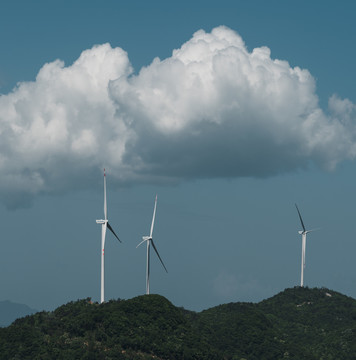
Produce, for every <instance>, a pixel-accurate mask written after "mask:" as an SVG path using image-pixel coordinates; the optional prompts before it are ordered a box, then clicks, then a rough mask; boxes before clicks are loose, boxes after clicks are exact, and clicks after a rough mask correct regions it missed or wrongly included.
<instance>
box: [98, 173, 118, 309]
mask: <svg viewBox="0 0 356 360" xmlns="http://www.w3.org/2000/svg"><path fill="white" fill-rule="evenodd" d="M96 223H97V224H101V286H100V303H103V302H104V248H105V235H106V228H108V229H109V230H110V231H111V232H112V233H113V234H114V236H115V237H116V239H117V240H119V241H120V242H121V240H120V239H119V237H118V236H117V235H116V234H115V231H114V230H113V228H112V227H111V226H110V224H109V221H108V209H107V205H106V174H105V169H104V219H102V220H96Z"/></svg>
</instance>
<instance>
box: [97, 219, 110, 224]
mask: <svg viewBox="0 0 356 360" xmlns="http://www.w3.org/2000/svg"><path fill="white" fill-rule="evenodd" d="M107 222H108V221H107V220H96V223H97V224H105V223H107Z"/></svg>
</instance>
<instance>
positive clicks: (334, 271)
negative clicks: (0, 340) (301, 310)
mask: <svg viewBox="0 0 356 360" xmlns="http://www.w3.org/2000/svg"><path fill="white" fill-rule="evenodd" d="M1 7H2V9H1V12H0V45H1V50H0V54H1V56H0V215H1V219H2V220H1V224H2V227H1V228H2V237H1V239H2V240H1V244H2V246H1V250H2V251H0V289H1V292H0V300H10V301H13V302H18V303H24V304H26V305H28V306H30V307H32V308H35V309H37V310H53V309H55V308H56V307H57V306H60V305H62V304H64V303H67V302H69V301H75V300H77V299H82V298H87V297H91V298H92V300H93V301H99V299H100V252H101V251H100V241H101V240H100V238H101V229H100V225H98V224H96V222H95V220H96V219H101V218H103V169H104V168H105V169H106V174H107V202H108V215H109V221H110V224H111V226H112V227H113V228H114V230H115V232H116V233H117V234H118V235H119V237H120V239H122V244H120V243H119V242H118V241H117V240H116V239H115V238H114V237H113V236H112V234H110V233H108V234H107V237H106V245H105V297H106V299H107V300H109V299H118V298H121V299H130V298H132V297H134V296H138V295H141V294H144V293H145V276H146V275H145V268H146V254H145V251H146V250H145V247H144V246H141V247H139V248H137V249H136V245H137V244H139V242H140V241H141V240H142V236H145V235H148V234H149V230H150V225H151V220H152V212H153V206H154V199H155V196H156V194H157V195H158V204H157V214H156V222H155V228H154V234H153V238H154V241H155V244H156V246H157V248H158V251H159V253H160V255H161V257H162V259H163V261H164V263H165V265H166V267H167V269H168V273H166V272H165V271H164V269H163V267H162V266H161V264H160V262H159V260H158V258H157V257H156V256H155V254H154V253H151V266H152V267H151V277H150V279H151V280H150V289H151V293H158V294H161V295H163V296H165V297H167V298H168V299H169V300H170V301H171V302H172V303H173V304H175V305H176V306H183V307H185V308H186V309H189V310H195V311H201V310H203V309H207V308H209V307H212V306H215V305H219V304H221V303H227V302H236V301H252V302H256V301H260V300H262V299H265V298H268V297H270V296H273V295H275V294H276V293H278V292H280V291H282V290H284V289H285V288H289V287H293V286H297V285H299V284H300V270H301V264H300V263H301V236H300V235H299V234H298V231H299V230H301V224H300V221H299V218H298V213H297V211H296V208H295V203H297V204H298V207H299V209H300V211H301V214H302V217H303V220H304V224H305V226H306V228H307V229H314V228H320V229H319V230H318V231H315V232H312V233H309V234H308V235H307V246H306V267H305V271H304V283H305V285H306V286H309V287H327V288H330V289H332V290H335V291H339V292H342V293H344V294H346V295H348V296H351V297H354V298H356V263H355V262H354V254H355V253H356V241H355V237H356V225H355V221H354V216H355V200H356V195H355V192H354V186H355V179H356V163H355V158H356V106H355V104H356V89H355V86H354V82H355V78H356V72H355V64H354V63H355V62H354V59H355V57H356V49H355V47H354V39H355V38H356V25H355V24H354V18H353V14H354V13H355V10H356V5H355V4H353V3H352V2H349V1H346V0H345V1H338V2H336V1H317V0H316V1H314V2H309V1H304V0H301V1H282V0H271V1H269V2H265V1H262V0H252V1H242V0H235V1H229V0H221V1H220V2H219V4H217V3H216V2H214V1H210V0H206V1H193V2H191V1H190V2H188V1H180V2H169V1H151V2H143V1H142V2H141V1H138V0H133V1H131V2H120V1H111V0H107V1H100V2H99V1H94V0H92V1H91V0H88V1H85V2H84V1H67V0H64V1H51V0H46V1H42V0H38V1H34V2H31V3H30V2H27V1H22V0H14V1H7V0H5V1H3V2H2V6H1Z"/></svg>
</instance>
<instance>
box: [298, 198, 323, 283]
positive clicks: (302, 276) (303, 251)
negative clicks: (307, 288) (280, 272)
mask: <svg viewBox="0 0 356 360" xmlns="http://www.w3.org/2000/svg"><path fill="white" fill-rule="evenodd" d="M295 207H296V208H297V211H298V215H299V219H300V222H301V224H302V228H303V230H300V231H298V233H299V234H300V235H302V265H301V275H300V286H301V287H303V286H304V268H305V249H306V243H307V234H308V233H309V232H311V231H315V230H319V229H313V230H306V229H305V226H304V223H303V219H302V215H300V211H299V209H298V206H297V204H295Z"/></svg>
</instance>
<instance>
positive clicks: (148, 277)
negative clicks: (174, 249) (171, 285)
mask: <svg viewBox="0 0 356 360" xmlns="http://www.w3.org/2000/svg"><path fill="white" fill-rule="evenodd" d="M156 207H157V195H156V199H155V206H154V209H153V217H152V224H151V231H150V236H143V237H142V239H143V240H142V241H141V242H140V243H139V244H138V245H137V246H136V248H138V247H139V246H140V245H141V244H143V243H144V242H145V241H147V264H146V266H147V267H146V294H147V295H149V293H150V246H151V244H152V246H153V249H154V251H155V252H156V254H157V256H158V258H159V260H160V261H161V264H162V265H163V267H164V269H165V270H166V272H167V273H168V271H167V269H166V267H165V265H164V263H163V261H162V259H161V257H160V256H159V253H158V251H157V248H156V246H155V243H154V242H153V238H152V234H153V226H154V223H155V217H156Z"/></svg>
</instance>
